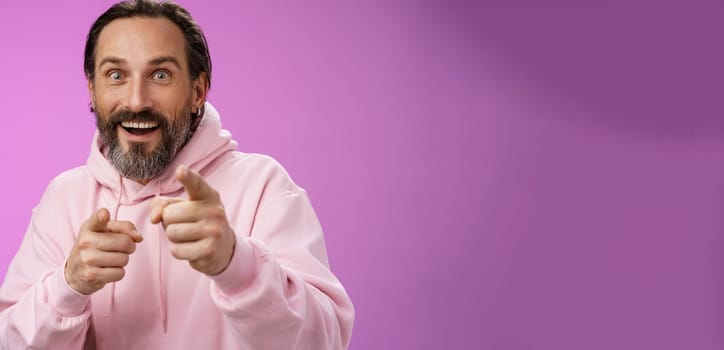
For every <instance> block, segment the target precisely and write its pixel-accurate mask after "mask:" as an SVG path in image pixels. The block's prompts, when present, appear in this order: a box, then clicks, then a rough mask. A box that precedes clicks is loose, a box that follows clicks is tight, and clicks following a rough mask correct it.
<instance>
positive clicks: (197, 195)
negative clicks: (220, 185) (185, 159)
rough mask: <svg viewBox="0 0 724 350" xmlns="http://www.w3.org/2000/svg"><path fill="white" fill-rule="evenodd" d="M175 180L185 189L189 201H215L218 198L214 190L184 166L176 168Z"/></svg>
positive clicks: (199, 176)
mask: <svg viewBox="0 0 724 350" xmlns="http://www.w3.org/2000/svg"><path fill="white" fill-rule="evenodd" d="M176 180H178V181H179V182H180V183H181V184H182V185H183V186H184V189H186V193H188V195H189V200H192V201H197V200H204V199H215V198H217V196H218V195H217V193H216V190H214V189H213V188H212V187H211V186H209V184H208V183H206V181H204V178H202V177H201V175H199V173H197V172H196V171H194V170H191V169H189V168H188V167H187V166H185V165H180V166H179V167H178V168H176Z"/></svg>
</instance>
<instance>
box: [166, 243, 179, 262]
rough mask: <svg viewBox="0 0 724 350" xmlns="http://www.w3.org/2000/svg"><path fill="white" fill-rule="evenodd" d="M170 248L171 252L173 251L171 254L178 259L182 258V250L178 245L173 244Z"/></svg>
mask: <svg viewBox="0 0 724 350" xmlns="http://www.w3.org/2000/svg"><path fill="white" fill-rule="evenodd" d="M168 250H169V252H171V255H172V256H173V257H174V258H176V259H181V251H180V249H179V247H178V245H176V244H172V245H171V246H170V247H169V248H168Z"/></svg>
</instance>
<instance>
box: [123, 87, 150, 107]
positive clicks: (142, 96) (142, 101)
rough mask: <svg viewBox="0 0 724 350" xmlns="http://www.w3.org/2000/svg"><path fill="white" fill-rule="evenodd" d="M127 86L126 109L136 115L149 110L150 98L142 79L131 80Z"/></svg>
mask: <svg viewBox="0 0 724 350" xmlns="http://www.w3.org/2000/svg"><path fill="white" fill-rule="evenodd" d="M127 86H128V91H127V96H126V106H125V107H126V109H128V110H129V111H131V112H134V113H137V112H141V111H143V110H147V109H149V108H151V98H150V96H149V91H148V87H147V86H146V82H145V81H144V79H131V80H130V81H129V82H128V85H127Z"/></svg>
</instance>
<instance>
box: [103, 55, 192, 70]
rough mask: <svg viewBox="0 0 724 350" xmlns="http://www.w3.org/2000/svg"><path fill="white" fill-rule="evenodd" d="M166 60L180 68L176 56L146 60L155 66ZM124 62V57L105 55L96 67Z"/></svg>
mask: <svg viewBox="0 0 724 350" xmlns="http://www.w3.org/2000/svg"><path fill="white" fill-rule="evenodd" d="M166 62H169V63H171V64H173V65H175V66H176V68H178V69H181V64H180V63H179V62H178V60H177V59H176V57H173V56H160V57H156V58H154V59H152V60H150V61H148V63H149V64H150V65H152V66H157V65H159V64H162V63H166ZM125 63H126V60H124V59H122V58H118V57H113V56H111V57H105V58H103V60H101V63H100V64H99V65H98V67H99V68H100V67H102V66H103V65H104V64H119V65H123V64H125Z"/></svg>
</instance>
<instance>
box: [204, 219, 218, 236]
mask: <svg viewBox="0 0 724 350" xmlns="http://www.w3.org/2000/svg"><path fill="white" fill-rule="evenodd" d="M204 232H206V235H207V236H210V237H219V236H221V233H222V230H221V226H219V225H218V224H216V223H215V222H210V223H207V224H206V225H204Z"/></svg>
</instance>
